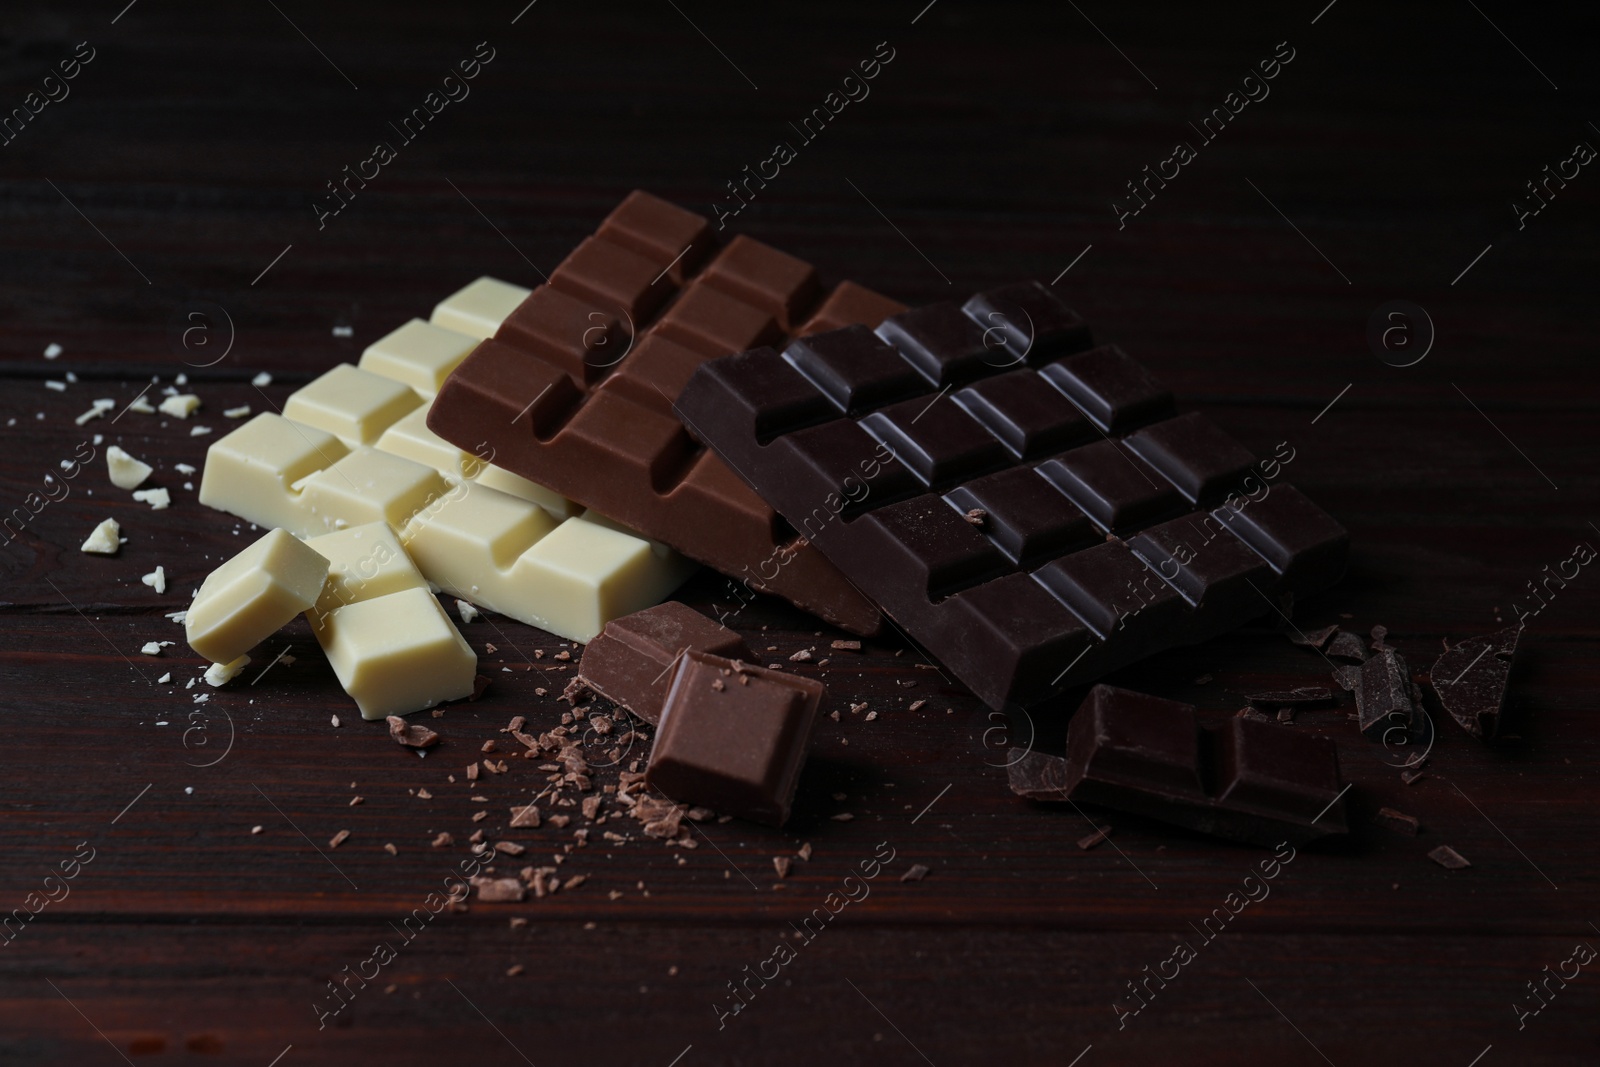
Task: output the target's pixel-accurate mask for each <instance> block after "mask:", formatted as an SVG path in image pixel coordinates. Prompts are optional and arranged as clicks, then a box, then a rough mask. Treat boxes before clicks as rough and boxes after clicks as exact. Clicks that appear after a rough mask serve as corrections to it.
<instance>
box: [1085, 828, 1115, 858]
mask: <svg viewBox="0 0 1600 1067" xmlns="http://www.w3.org/2000/svg"><path fill="white" fill-rule="evenodd" d="M1110 836H1111V827H1109V826H1102V827H1099V828H1098V829H1096V830H1095V832H1094V833H1092V834H1090V835H1089V836H1088V837H1080V838H1079V839H1078V847H1079V848H1081V849H1083V850H1084V851H1085V852H1087V851H1089V850H1090V849H1091V848H1094V846H1096V845H1098V844H1099V843H1100V842H1102V841H1104V840H1105V839H1106V838H1108V837H1110Z"/></svg>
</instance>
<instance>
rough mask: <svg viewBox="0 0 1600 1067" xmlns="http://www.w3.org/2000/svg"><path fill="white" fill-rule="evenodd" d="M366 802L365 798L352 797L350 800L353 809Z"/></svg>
mask: <svg viewBox="0 0 1600 1067" xmlns="http://www.w3.org/2000/svg"><path fill="white" fill-rule="evenodd" d="M365 800H366V798H365V797H351V798H350V806H351V807H352V808H353V807H355V806H356V805H357V804H360V803H362V802H363V801H365Z"/></svg>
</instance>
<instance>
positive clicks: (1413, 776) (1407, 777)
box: [1400, 768, 1428, 785]
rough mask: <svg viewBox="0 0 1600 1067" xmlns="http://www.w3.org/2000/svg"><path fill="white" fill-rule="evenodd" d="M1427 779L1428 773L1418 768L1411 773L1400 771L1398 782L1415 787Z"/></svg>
mask: <svg viewBox="0 0 1600 1067" xmlns="http://www.w3.org/2000/svg"><path fill="white" fill-rule="evenodd" d="M1426 777H1428V772H1427V771H1424V770H1422V769H1420V768H1418V769H1417V770H1411V771H1401V772H1400V780H1401V781H1402V782H1404V783H1405V784H1406V785H1415V784H1416V783H1417V782H1418V781H1420V780H1421V779H1423V778H1426Z"/></svg>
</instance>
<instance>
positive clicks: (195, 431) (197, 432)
mask: <svg viewBox="0 0 1600 1067" xmlns="http://www.w3.org/2000/svg"><path fill="white" fill-rule="evenodd" d="M210 432H211V427H209V426H195V427H192V428H191V429H190V430H189V436H190V437H204V436H205V435H206V434H208V433H210Z"/></svg>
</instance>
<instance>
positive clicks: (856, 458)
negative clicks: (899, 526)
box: [771, 419, 922, 539]
mask: <svg viewBox="0 0 1600 1067" xmlns="http://www.w3.org/2000/svg"><path fill="white" fill-rule="evenodd" d="M771 447H773V448H779V449H783V450H784V452H785V453H786V454H787V455H788V456H789V457H790V460H789V462H791V463H792V464H793V470H794V471H795V475H796V477H798V478H801V479H804V481H803V483H802V484H804V485H805V486H806V487H807V492H808V496H807V499H808V500H811V501H813V504H812V509H813V510H812V511H811V512H809V513H805V514H802V515H801V516H799V517H798V518H797V517H796V516H794V515H790V516H788V519H789V521H790V522H792V523H793V524H794V526H795V529H797V530H799V531H800V532H801V534H802V535H804V536H806V537H807V538H808V539H816V537H817V536H819V535H815V534H813V533H809V532H808V526H807V524H806V521H805V520H807V519H810V518H812V516H814V515H816V514H817V511H816V509H819V508H824V507H833V508H834V510H835V512H839V511H841V510H842V512H843V514H845V515H854V514H856V513H857V512H859V511H861V510H863V509H865V508H869V507H870V508H876V507H880V506H882V505H884V504H887V503H889V502H890V501H894V500H901V499H904V498H906V497H908V496H912V495H914V494H916V493H920V492H921V491H922V484H921V483H920V482H918V481H917V479H916V476H915V475H913V474H912V473H911V472H910V471H909V470H907V469H906V467H905V464H903V463H901V462H900V460H899V459H897V458H896V457H895V455H894V451H893V449H891V448H889V447H888V446H887V445H884V444H882V443H881V442H879V441H877V440H874V439H873V437H872V435H870V434H868V433H867V431H865V430H863V429H862V428H861V427H860V426H859V425H857V424H856V423H854V422H850V421H849V420H844V419H841V420H839V421H837V422H825V423H823V424H822V425H820V426H810V427H807V428H806V429H803V430H796V431H794V432H793V433H789V434H785V435H784V436H783V437H781V438H779V439H778V440H777V441H775V442H774V443H773V444H772V445H771ZM834 496H837V497H839V498H842V499H843V500H844V504H843V505H842V507H841V506H838V505H836V504H833V503H832V502H831V501H830V497H834Z"/></svg>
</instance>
